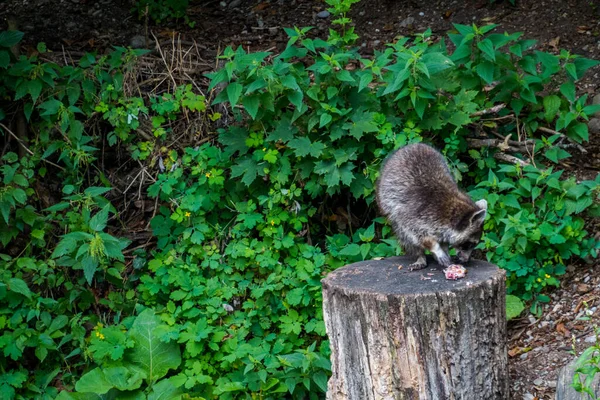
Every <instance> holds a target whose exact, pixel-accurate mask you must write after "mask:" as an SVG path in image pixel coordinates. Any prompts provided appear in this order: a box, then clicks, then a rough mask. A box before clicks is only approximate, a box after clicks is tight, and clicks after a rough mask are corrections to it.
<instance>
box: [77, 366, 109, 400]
mask: <svg viewBox="0 0 600 400" xmlns="http://www.w3.org/2000/svg"><path fill="white" fill-rule="evenodd" d="M113 387H114V386H113V384H112V383H111V382H109V380H108V379H106V377H105V376H104V373H103V372H102V369H100V368H94V369H93V370H91V371H90V372H88V373H87V374H84V375H83V376H82V377H81V378H79V380H78V381H77V383H75V390H77V391H78V392H82V393H94V394H104V393H106V392H108V391H109V390H110V389H112V388H113Z"/></svg>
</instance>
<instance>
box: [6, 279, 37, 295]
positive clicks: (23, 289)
mask: <svg viewBox="0 0 600 400" xmlns="http://www.w3.org/2000/svg"><path fill="white" fill-rule="evenodd" d="M8 290H10V291H11V292H15V293H19V294H22V295H23V296H25V297H27V298H28V299H29V300H31V294H32V293H31V290H29V287H28V286H27V284H26V283H25V281H23V280H21V279H18V278H11V279H9V280H8Z"/></svg>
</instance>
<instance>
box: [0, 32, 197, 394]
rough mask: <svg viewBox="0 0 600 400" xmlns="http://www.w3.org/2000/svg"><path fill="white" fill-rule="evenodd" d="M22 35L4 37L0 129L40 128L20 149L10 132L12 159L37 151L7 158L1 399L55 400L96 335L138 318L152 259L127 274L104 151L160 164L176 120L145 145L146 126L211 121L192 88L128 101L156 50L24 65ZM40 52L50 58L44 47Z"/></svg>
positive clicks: (1, 166)
mask: <svg viewBox="0 0 600 400" xmlns="http://www.w3.org/2000/svg"><path fill="white" fill-rule="evenodd" d="M21 37H22V33H20V32H2V33H0V93H2V98H3V99H4V100H6V101H3V102H2V103H1V104H0V106H1V108H0V121H1V122H2V123H3V124H5V125H9V122H8V121H10V119H12V118H13V116H19V115H22V116H23V117H24V120H25V121H26V123H27V125H28V137H18V136H17V137H18V139H17V138H15V137H14V136H13V132H12V131H11V132H9V131H8V128H7V127H6V126H4V125H2V127H1V129H0V132H2V135H6V136H8V135H11V136H13V137H12V138H11V142H10V143H11V145H13V144H14V145H15V147H14V148H12V149H14V150H15V151H17V149H18V150H25V153H27V154H26V155H25V156H19V155H17V154H16V153H15V152H7V153H6V154H3V157H2V159H1V160H0V172H1V177H2V180H1V181H0V243H1V244H2V251H1V252H0V271H1V273H0V353H1V354H2V357H0V371H1V373H0V393H2V395H3V396H4V397H6V398H28V399H30V398H31V399H33V398H35V399H53V398H55V397H56V395H57V393H58V389H57V388H56V387H55V386H62V387H65V386H66V387H69V386H70V385H73V384H74V383H75V382H76V381H77V380H78V379H79V377H80V374H81V371H82V370H83V369H84V368H86V367H87V365H88V364H89V363H90V359H89V358H87V357H86V354H87V353H86V352H85V349H86V348H87V346H88V332H87V329H89V326H94V325H95V324H97V323H99V322H103V323H107V322H108V323H112V322H119V321H120V320H121V318H122V316H127V315H131V314H132V313H133V312H134V307H135V305H136V301H135V295H136V292H135V290H134V286H135V282H136V281H137V280H138V279H139V273H140V270H141V268H142V267H143V264H144V257H143V254H139V253H138V252H133V254H134V255H136V254H137V255H138V257H136V259H135V261H134V262H133V269H132V268H129V267H128V266H126V263H125V262H124V261H125V260H124V255H123V249H124V248H125V247H126V246H127V244H128V242H129V241H127V240H124V239H122V238H119V237H117V236H116V235H114V234H113V233H111V231H112V227H111V226H109V225H116V221H118V215H117V214H116V210H115V209H114V207H112V206H111V205H110V203H109V202H108V201H107V200H106V199H105V198H104V196H105V194H106V193H107V192H108V191H109V190H110V188H107V187H100V186H94V184H96V185H102V186H104V185H109V184H110V183H109V182H108V179H107V177H106V176H104V174H103V173H102V172H101V168H98V165H96V164H95V163H96V162H97V159H96V157H97V154H98V152H97V150H98V148H100V147H102V146H100V145H102V142H103V141H105V140H106V142H107V143H108V144H109V145H116V144H121V143H123V144H125V145H129V146H130V148H131V149H132V151H133V152H135V150H136V149H139V148H142V145H145V147H144V149H145V151H147V154H146V155H140V156H139V157H138V158H140V159H143V158H144V157H148V156H149V155H150V154H151V153H153V152H154V148H156V147H160V146H156V144H157V143H161V142H162V141H163V140H164V139H166V138H167V137H168V134H169V133H170V131H169V126H168V122H165V129H164V132H166V134H165V133H164V132H163V134H161V135H153V136H151V138H150V140H148V138H144V139H145V140H144V142H140V141H139V138H138V137H137V135H136V133H137V132H136V129H137V128H139V122H140V119H141V118H142V117H149V118H151V117H152V116H154V115H158V116H166V118H167V119H171V120H172V119H175V116H176V115H179V114H184V113H186V112H197V111H201V110H203V107H204V98H203V97H202V96H198V95H195V94H193V93H192V91H191V87H189V86H183V87H181V89H180V90H178V91H177V92H176V93H174V94H173V96H171V98H170V97H169V95H165V96H163V98H157V99H155V101H153V102H151V101H148V102H147V103H146V102H145V101H144V100H143V99H141V98H136V97H131V98H126V96H125V94H124V90H123V81H124V76H125V75H126V74H127V73H128V72H129V71H130V68H131V66H132V65H133V63H134V61H135V59H136V58H137V57H138V56H140V55H141V54H143V53H144V51H139V50H127V49H124V48H116V49H115V50H114V51H113V52H110V53H108V54H107V55H105V56H102V57H96V56H95V55H93V54H86V55H84V56H83V57H82V59H81V60H80V61H79V63H77V64H76V65H66V66H61V65H58V64H55V63H52V62H43V61H41V60H40V58H39V57H38V56H36V55H33V56H29V57H26V56H23V55H22V56H20V57H19V58H16V57H14V56H13V54H12V53H11V52H10V51H9V47H10V46H13V45H15V44H17V43H18V42H19V40H20V39H21ZM37 50H38V52H39V53H43V52H45V51H46V50H45V46H44V45H43V44H40V45H38V47H37ZM162 99H164V101H163V100H162ZM8 100H10V101H8ZM163 103H164V106H163V105H162V104H163ZM175 103H176V104H175ZM161 106H162V108H161ZM92 118H94V119H92ZM99 119H101V120H104V121H106V123H107V126H108V127H109V128H110V129H109V130H108V132H107V133H106V134H104V132H102V130H100V129H91V128H90V127H91V126H94V125H96V124H97V122H98V120H99ZM161 123H162V122H161V121H158V122H157V123H156V124H155V126H156V129H160V127H161ZM17 133H18V132H17ZM15 136H16V135H15ZM25 139H26V140H25ZM17 142H19V143H17ZM136 146H137V147H136ZM54 186H56V187H58V188H62V193H54V191H53V190H54V189H53V187H54ZM61 197H62V199H61ZM48 205H50V206H49V207H48ZM31 371H34V372H35V373H31ZM166 385H167V383H163V384H162V388H163V389H165V388H166ZM148 387H150V386H148ZM154 387H155V386H152V387H151V388H150V389H149V393H150V394H151V393H153V390H154ZM165 390H166V389H165ZM150 394H149V395H150ZM77 395H79V394H77ZM83 396H84V397H85V396H87V394H85V395H83Z"/></svg>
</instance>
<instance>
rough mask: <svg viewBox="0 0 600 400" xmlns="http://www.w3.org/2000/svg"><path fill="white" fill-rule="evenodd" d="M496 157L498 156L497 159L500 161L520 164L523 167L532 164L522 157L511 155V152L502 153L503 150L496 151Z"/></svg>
mask: <svg viewBox="0 0 600 400" xmlns="http://www.w3.org/2000/svg"><path fill="white" fill-rule="evenodd" d="M494 158H496V159H497V160H500V161H504V162H508V163H511V164H519V165H520V166H522V167H524V166H526V165H529V164H530V163H529V162H528V161H525V160H521V159H520V158H517V157H515V156H511V155H510V154H505V153H501V152H497V153H495V154H494Z"/></svg>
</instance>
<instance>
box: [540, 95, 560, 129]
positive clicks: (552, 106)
mask: <svg viewBox="0 0 600 400" xmlns="http://www.w3.org/2000/svg"><path fill="white" fill-rule="evenodd" d="M559 110H560V97H558V96H557V95H555V94H553V95H550V96H546V97H544V118H545V119H546V121H547V122H550V121H552V120H554V118H556V117H557V114H558V111H559Z"/></svg>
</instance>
